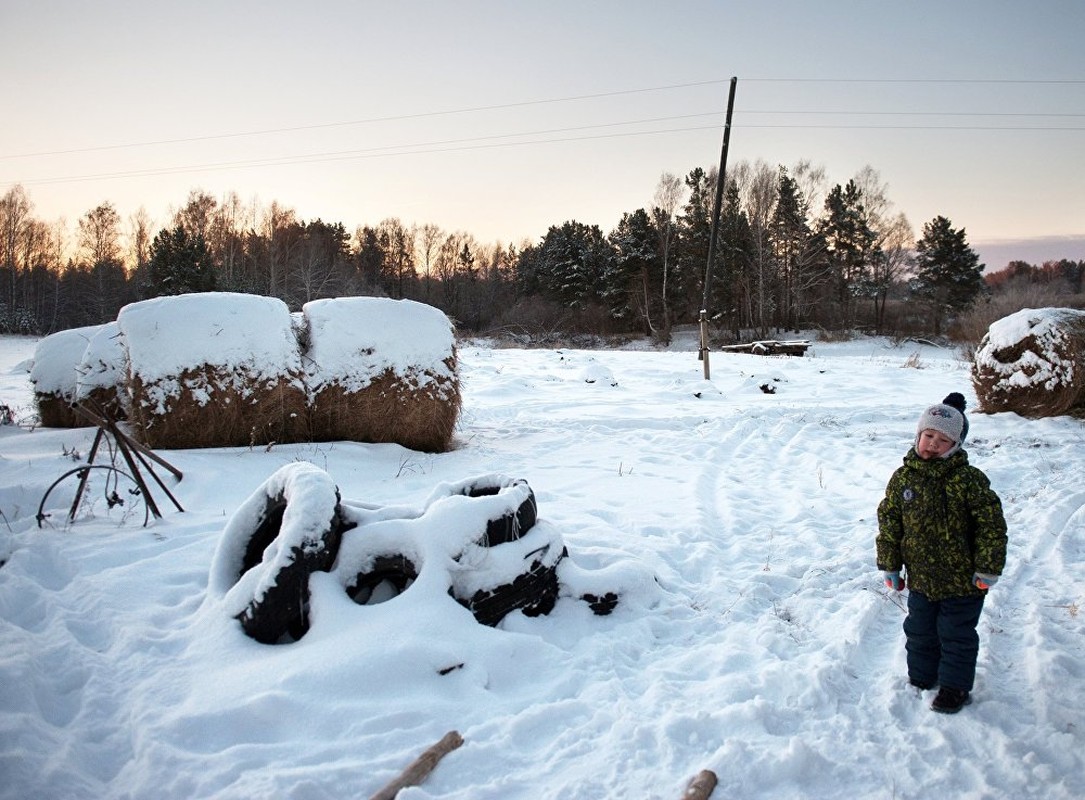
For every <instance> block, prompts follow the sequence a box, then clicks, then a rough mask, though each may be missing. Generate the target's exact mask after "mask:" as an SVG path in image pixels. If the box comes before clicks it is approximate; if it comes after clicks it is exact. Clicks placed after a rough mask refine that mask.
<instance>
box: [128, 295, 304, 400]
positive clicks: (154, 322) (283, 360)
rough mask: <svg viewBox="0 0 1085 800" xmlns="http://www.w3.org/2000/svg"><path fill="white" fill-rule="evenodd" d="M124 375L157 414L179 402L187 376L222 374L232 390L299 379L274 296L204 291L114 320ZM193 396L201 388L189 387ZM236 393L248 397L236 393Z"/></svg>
mask: <svg viewBox="0 0 1085 800" xmlns="http://www.w3.org/2000/svg"><path fill="white" fill-rule="evenodd" d="M117 325H118V326H119V327H120V331H121V334H122V335H123V337H124V345H125V351H126V353H127V355H128V364H129V369H130V370H131V372H132V374H133V375H135V376H138V377H139V378H140V379H141V380H142V381H143V383H144V385H145V386H148V387H149V388H148V389H147V393H148V395H149V396H150V398H151V402H152V405H154V407H155V408H156V409H157V412H156V413H164V411H165V410H166V409H167V408H168V407H169V400H170V399H172V398H176V397H178V396H180V394H181V391H182V386H181V383H180V381H181V380H182V379H183V376H184V375H185V373H186V372H188V373H191V372H192V371H193V370H203V369H204V368H205V367H210V368H212V369H215V368H217V369H219V370H225V371H226V372H227V374H228V377H227V379H228V380H231V381H232V382H233V383H234V384H235V388H238V389H244V388H245V387H248V386H253V385H262V384H264V383H268V382H276V381H278V380H279V378H281V377H282V376H284V375H298V374H300V372H301V354H300V352H299V351H298V344H297V338H296V337H295V335H294V331H293V327H292V322H291V317H290V310H289V309H288V308H287V305H286V303H284V302H283V301H282V300H279V299H278V298H274V297H260V296H258V295H247V294H235V293H231V292H207V293H204V294H187V295H178V296H173V297H156V298H154V299H152V300H143V301H140V302H138V303H130V304H129V305H126V306H125V307H124V308H122V309H121V311H120V313H119V314H118V315H117ZM189 383H190V385H189V387H188V388H190V389H191V390H192V392H193V396H194V397H197V398H200V397H202V399H203V401H204V402H207V400H208V399H209V398H208V397H207V396H206V395H204V394H201V393H203V392H207V391H208V387H206V386H204V385H200V384H199V382H193V381H190V382H189ZM242 394H243V395H244V394H247V392H245V391H243V392H242Z"/></svg>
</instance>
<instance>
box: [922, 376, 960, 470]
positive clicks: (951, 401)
mask: <svg viewBox="0 0 1085 800" xmlns="http://www.w3.org/2000/svg"><path fill="white" fill-rule="evenodd" d="M965 405H966V404H965V400H964V395H962V394H961V393H960V392H952V393H950V394H949V395H947V396H946V398H945V399H944V400H943V401H942V402H941V403H939V404H938V405H933V406H931V407H930V408H928V409H927V410H926V411H924V412H923V413H922V414H921V415H920V417H919V424H918V425H917V426H916V442H917V443H918V442H919V434H921V433H922V432H923V431H926V430H936V431H938V432H939V433H942V434H944V435H946V436H947V437H949V438H950V439H952V440H953V442H954V444H955V445H956V447H954V448H953V449H952V450H950V451H949V452H948V453H946V454H945V455H944V456H942V457H943V458H947V457H948V456H950V455H952V454H953V453H955V452H957V451H958V450H959V449H960V447H961V444H962V443H963V442H964V440H965V437H967V436H968V418H967V417H965V415H964V409H965Z"/></svg>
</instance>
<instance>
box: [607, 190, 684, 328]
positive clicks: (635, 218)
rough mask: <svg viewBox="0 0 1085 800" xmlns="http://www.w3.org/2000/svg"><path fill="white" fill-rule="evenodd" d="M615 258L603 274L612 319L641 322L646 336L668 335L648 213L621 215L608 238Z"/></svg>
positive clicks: (655, 235)
mask: <svg viewBox="0 0 1085 800" xmlns="http://www.w3.org/2000/svg"><path fill="white" fill-rule="evenodd" d="M607 239H608V240H609V242H610V245H611V247H613V248H614V258H613V259H612V260H611V262H610V266H609V267H608V269H607V270H606V271H605V273H604V276H603V287H602V299H603V302H604V303H605V304H606V306H607V310H608V311H609V312H610V314H611V316H612V317H614V318H615V319H623V318H624V319H637V320H640V321H641V322H643V324H644V332H645V333H646V334H647V335H658V336H660V337H661V338H663V339H664V340H666V339H667V337H668V336H669V331H667V330H666V325H665V320H664V319H663V316H664V315H663V313H662V281H661V277H662V269H663V267H662V264H661V263H660V262H661V259H660V253H659V250H658V248H657V247H656V245H657V242H658V239H659V234H658V232H657V230H656V227H655V225H653V224H652V220H651V218H650V217H649V216H648V212H647V211H645V210H644V209H643V208H638V209H637V210H636V211H634V212H633V213H632V214H623V215H622V219H621V221H620V222H619V223H618V227H617V228H615V229H614V231H613V232H612V233H611V234H610V236H608V237H607Z"/></svg>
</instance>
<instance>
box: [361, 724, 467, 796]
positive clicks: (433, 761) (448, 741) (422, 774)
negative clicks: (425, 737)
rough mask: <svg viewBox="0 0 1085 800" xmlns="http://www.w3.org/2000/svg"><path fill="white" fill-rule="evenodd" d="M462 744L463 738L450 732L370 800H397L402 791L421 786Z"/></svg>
mask: <svg viewBox="0 0 1085 800" xmlns="http://www.w3.org/2000/svg"><path fill="white" fill-rule="evenodd" d="M461 744H463V737H462V736H460V735H459V733H457V732H456V731H449V732H448V733H446V734H445V735H444V736H443V737H442V738H441V741H439V742H437V744H435V745H433V746H432V747H430V748H429V749H428V750H426V752H424V753H423V754H422V755H420V756H419V757H418V758H416V759H415V760H414V761H412V762H411V764H410V766H408V767H407V768H406V769H405V770H403V772H401V773H400V775H399V777H398V778H396V779H395V780H394V781H392V782H391V783H389V784H388V785H387V786H385V787H384V788H383V789H381V790H380V791H379V792H377V793H376V794H375V795H373V796H372V797H370V798H369V800H395V797H396V795H397V794H398V793H399V790H400V789H406V788H407V787H408V786H417V785H418V784H420V783H421V782H422V781H424V780H425V779H426V778H427V777H428V776H429V774H430V773H431V772H433V770H434V768H435V767H436V766H437V762H438V761H440V760H441V759H442V758H444V757H445V756H447V755H448V754H449V753H451V752H452V751H453V750H455V749H456V748H457V747H459V746H460V745H461Z"/></svg>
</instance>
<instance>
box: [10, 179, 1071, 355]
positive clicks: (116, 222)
mask: <svg viewBox="0 0 1085 800" xmlns="http://www.w3.org/2000/svg"><path fill="white" fill-rule="evenodd" d="M716 184H717V172H716V170H715V168H711V169H708V170H705V169H702V168H700V167H697V168H694V169H693V170H691V171H690V172H689V173H688V174H687V175H686V176H684V177H683V178H678V177H676V176H674V175H671V174H668V173H664V174H663V175H661V176H660V179H659V183H658V185H657V186H656V188H655V192H654V196H653V199H652V202H651V204H649V205H648V206H646V207H642V208H638V209H635V210H631V211H629V212H627V213H624V214H623V215H622V218H621V220H620V221H619V222H618V224H617V226H616V227H615V228H614V229H613V230H612V231H609V232H604V231H603V230H601V229H600V228H599V226H598V225H593V224H588V223H584V222H579V221H576V220H567V221H564V222H561V223H556V224H554V225H552V226H551V227H550V228H549V229H548V230H547V231H546V233H545V234H544V235H542V236H541V238H540V239H539V241H538V242H536V243H531V242H528V241H526V240H524V241H522V242H520V243H493V244H485V243H481V242H479V241H478V240H476V239H475V237H474V236H472V235H471V234H470V233H468V232H464V231H446V230H443V229H441V228H440V227H439V226H437V225H433V224H421V225H418V224H411V225H408V224H406V223H404V222H403V221H401V220H399V219H397V218H394V217H391V218H388V219H385V220H382V221H381V222H379V223H378V224H376V225H359V226H358V227H357V228H356V229H355V230H354V231H353V233H351V232H348V230H347V228H346V227H345V226H344V224H343V223H342V222H325V221H323V220H321V219H315V220H310V221H306V220H302V219H299V218H298V216H297V214H296V212H295V211H293V210H292V209H290V208H289V207H286V206H284V205H281V204H280V203H278V202H277V201H275V202H272V203H271V204H270V205H269V206H266V207H259V206H256V205H255V204H254V205H246V204H244V203H243V202H242V201H241V200H240V198H239V197H238V195H237V194H236V193H233V192H231V193H228V194H226V195H225V196H224V197H222V198H216V197H213V196H212V195H210V194H208V193H206V192H204V191H202V190H199V189H195V190H192V191H191V192H190V193H189V196H188V198H187V200H186V201H185V203H184V205H182V206H181V207H180V208H178V209H177V210H176V211H174V212H173V213H172V215H171V218H170V219H169V220H168V221H167V222H166V223H165V224H161V225H156V224H155V223H154V222H153V221H152V220H151V219H150V217H149V215H148V214H147V213H146V211H145V210H144V209H140V210H139V211H137V212H136V213H135V214H133V215H132V216H131V217H129V218H128V219H127V220H124V219H122V218H121V216H120V214H119V213H118V212H117V210H116V209H115V208H114V206H113V205H112V203H110V202H108V201H106V202H103V203H102V204H101V205H99V206H97V207H96V208H93V209H90V210H89V211H87V212H86V213H85V214H84V215H83V216H82V217H80V218H79V220H78V223H77V227H76V230H75V231H74V240H70V239H69V231H68V230H67V229H66V226H64V225H63V223H55V224H48V223H46V222H43V221H41V220H39V219H37V218H35V217H34V215H33V203H32V200H31V198H30V196H29V194H28V193H27V192H26V191H25V189H24V188H23V187H22V186H15V187H13V188H12V189H10V190H8V191H7V192H6V193H5V194H4V195H3V197H2V198H0V332H2V333H20V334H34V335H44V334H48V333H52V332H55V331H57V330H63V329H67V328H73V327H81V326H85V325H94V324H100V323H104V322H110V321H112V320H114V319H116V316H117V313H118V311H119V310H120V309H121V308H122V307H123V306H124V305H126V304H127V303H130V302H134V301H137V300H144V299H148V298H152V297H158V296H162V295H172V294H181V293H186V292H200V291H233V292H244V293H252V294H261V295H266V296H271V297H278V298H281V299H282V300H284V301H285V302H286V303H287V304H288V305H289V306H290V308H291V309H293V310H298V309H300V307H301V306H302V305H304V304H305V303H306V302H309V301H310V300H316V299H320V298H324V297H336V296H349V295H374V296H387V297H392V298H397V299H398V298H405V299H411V300H417V301H420V302H423V303H428V304H430V305H433V306H436V307H437V308H440V309H441V310H442V311H444V312H445V313H446V314H448V315H449V317H451V318H452V319H453V320H454V321H455V323H456V325H457V328H458V329H459V330H460V331H461V332H464V333H477V334H486V333H491V334H492V333H500V332H506V333H512V334H516V335H519V336H521V337H524V338H525V340H535V341H548V340H554V339H556V338H560V337H567V336H570V335H575V334H593V335H613V334H635V335H648V336H651V337H653V338H654V339H656V340H657V341H659V342H662V343H666V342H668V341H669V340H670V337H671V332H672V330H673V329H674V327H675V326H677V325H686V324H691V323H694V322H697V321H698V319H699V318H700V315H701V309H702V308H704V310H705V312H706V316H707V318H708V320H709V322H710V330H711V331H712V335H713V338H714V339H715V340H717V341H740V340H743V339H749V338H755V337H756V338H765V337H768V336H769V335H771V334H772V333H773V332H774V331H775V332H780V331H795V332H798V331H800V330H812V329H822V330H825V331H852V330H867V331H871V332H874V333H879V334H887V335H934V336H939V335H944V334H946V333H950V334H956V336H957V337H958V338H962V339H972V340H975V339H976V333H977V331H978V330H980V329H982V330H985V325H984V324H983V320H984V319H988V318H989V319H988V322H989V321H993V319H997V318H998V316H1002V315H1004V314H1005V313H1012V312H1013V311H1016V310H1018V308H1014V307H1013V306H1015V305H1019V307H1026V306H1027V305H1033V306H1035V305H1065V306H1081V305H1082V296H1081V295H1082V271H1083V268H1085V261H1071V260H1068V259H1063V260H1060V261H1049V262H1045V263H1044V264H1042V265H1030V264H1027V263H1024V262H1020V261H1015V262H1011V263H1010V264H1009V265H1007V266H1006V267H1005V269H1002V270H999V271H998V272H994V273H989V274H987V275H986V276H985V275H983V270H984V265H983V264H982V263H980V261H979V257H978V256H977V254H976V253H975V252H974V251H973V250H972V248H971V247H970V246H969V245H968V242H967V238H966V235H965V231H964V230H963V229H955V228H954V227H953V225H952V222H951V221H950V219H949V218H948V217H944V216H937V217H935V218H934V219H932V220H930V221H928V222H926V223H924V225H923V226H922V229H921V231H920V233H919V235H918V236H917V234H916V232H915V230H914V229H913V227H912V225H911V223H910V222H909V221H908V219H907V218H906V217H905V216H904V215H903V214H901V213H898V212H895V211H894V210H893V205H892V202H891V201H890V199H889V198H888V196H887V187H886V186H885V185H884V184H883V183H882V181H881V179H880V177H879V175H878V173H877V172H876V171H875V170H874V169H873V168H871V167H865V168H863V169H862V170H860V171H859V173H858V174H857V175H856V176H855V177H854V178H852V179H851V180H849V181H848V182H847V183H845V184H835V185H832V186H830V185H829V182H828V181H827V179H826V177H825V170H824V168H823V167H815V166H813V165H812V164H810V163H809V162H805V161H803V162H799V163H798V164H795V165H793V166H791V167H784V166H775V167H773V166H771V165H769V164H767V163H765V162H757V163H755V164H750V163H748V162H740V163H739V164H737V165H736V166H735V167H733V168H731V169H729V170H728V172H727V182H726V186H725V187H724V190H723V192H722V195H721V197H720V200H721V201H722V202H721V204H720V214H719V217H718V226H717V233H716V237H717V238H716V246H715V248H714V258H713V264H712V269H711V272H710V275H709V271H708V270H707V264H708V253H709V243H710V239H711V235H712V227H713V217H714V211H715V207H716V200H717V185H716ZM706 279H707V280H708V286H709V291H708V292H707V293H706V292H705V283H706ZM706 295H707V296H706ZM1006 309H1009V310H1006ZM992 315H995V316H992ZM979 335H982V331H980V332H979Z"/></svg>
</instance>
